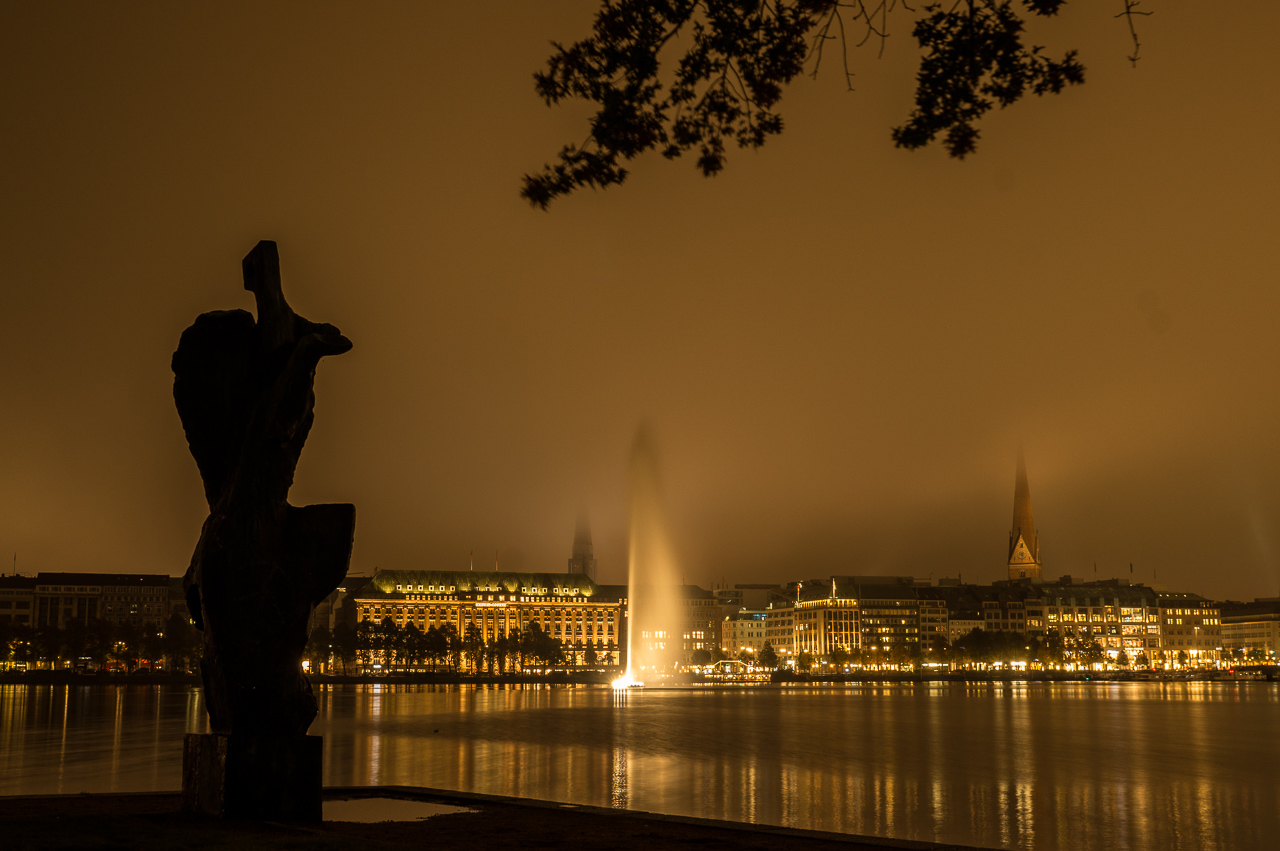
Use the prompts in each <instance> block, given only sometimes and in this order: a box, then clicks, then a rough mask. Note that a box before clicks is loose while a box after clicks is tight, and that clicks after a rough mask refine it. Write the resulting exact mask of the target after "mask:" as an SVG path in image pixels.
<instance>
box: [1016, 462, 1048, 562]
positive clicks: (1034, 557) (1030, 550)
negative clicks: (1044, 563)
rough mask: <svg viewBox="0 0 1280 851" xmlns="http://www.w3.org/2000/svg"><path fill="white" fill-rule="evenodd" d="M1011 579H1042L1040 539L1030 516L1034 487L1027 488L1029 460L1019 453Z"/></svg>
mask: <svg viewBox="0 0 1280 851" xmlns="http://www.w3.org/2000/svg"><path fill="white" fill-rule="evenodd" d="M1009 578H1010V579H1030V580H1032V581H1033V582H1039V581H1040V579H1041V564H1040V539H1039V537H1038V536H1037V535H1036V522H1035V519H1034V518H1033V517H1032V516H1031V488H1030V487H1029V486H1028V485H1027V461H1026V458H1025V457H1024V456H1023V454H1022V450H1021V449H1019V450H1018V472H1017V476H1016V477H1015V479H1014V484H1013V528H1012V529H1011V530H1010V531H1009Z"/></svg>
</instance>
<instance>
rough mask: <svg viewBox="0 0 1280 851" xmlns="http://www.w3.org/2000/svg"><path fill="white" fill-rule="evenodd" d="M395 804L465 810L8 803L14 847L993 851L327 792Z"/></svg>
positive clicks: (151, 798) (3, 801)
mask: <svg viewBox="0 0 1280 851" xmlns="http://www.w3.org/2000/svg"><path fill="white" fill-rule="evenodd" d="M362 798H374V799H387V798H391V799H397V800H405V801H413V802H421V803H429V804H444V805H446V806H455V807H463V808H466V810H467V811H466V812H456V813H449V814H444V815H435V816H431V817H429V818H426V819H418V820H415V821H384V822H342V821H325V822H323V823H321V824H319V825H313V824H279V823H270V822H265V823H264V822H227V821H222V820H219V819H210V818H205V817H200V816H191V815H185V814H183V813H182V812H181V806H182V796H181V793H179V792H142V793H121V794H79V795H30V796H27V795H20V796H0V820H3V822H4V823H5V832H6V837H7V841H6V845H9V842H12V843H13V844H12V845H9V847H15V848H119V847H132V848H138V849H142V851H148V849H162V848H164V849H168V848H173V847H198V848H204V849H216V848H229V849H230V848H234V849H240V848H244V847H254V848H265V849H273V848H281V849H283V848H297V847H299V846H300V845H301V844H305V845H306V847H309V848H334V849H337V848H345V847H349V846H350V843H351V842H352V841H359V842H361V844H362V845H364V846H365V847H367V848H370V849H379V848H404V847H411V846H412V847H416V848H421V847H423V846H424V845H428V844H429V845H430V846H431V847H435V848H443V849H450V848H459V849H463V848H465V849H471V848H475V849H480V848H493V847H502V846H503V845H506V846H509V847H562V846H563V847H567V846H572V847H574V848H580V849H584V851H588V849H636V851H640V849H650V848H689V847H691V846H696V847H700V848H710V849H725V851H730V849H733V851H755V850H756V849H758V851H782V849H791V848H799V849H814V851H818V849H836V848H839V849H845V851H848V849H867V851H871V849H884V848H896V849H904V851H994V849H982V848H979V847H978V846H971V845H952V844H947V843H939V842H927V841H918V840H907V839H893V838H889V837H878V836H862V835H855V834H843V833H830V832H826V831H817V830H804V829H800V828H788V827H781V826H777V825H765V824H752V823H749V822H732V821H722V820H718V819H705V818H695V817H691V816H677V815H667V814H664V813H651V812H644V811H641V810H626V809H613V808H607V807H595V806H588V805H579V804H568V803H561V802H557V801H544V800H539V799H534V798H513V797H506V796H500V795H484V794H479V793H471V792H456V791H451V790H444V789H429V788H424V787H417V786H341V787H326V788H325V790H324V799H325V800H326V801H339V800H359V799H362Z"/></svg>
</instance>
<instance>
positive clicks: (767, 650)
mask: <svg viewBox="0 0 1280 851" xmlns="http://www.w3.org/2000/svg"><path fill="white" fill-rule="evenodd" d="M758 661H759V662H760V665H761V667H764V668H777V667H778V651H776V650H774V649H773V645H772V644H770V643H769V642H767V641H766V642H765V643H764V647H761V648H760V656H759V659H758Z"/></svg>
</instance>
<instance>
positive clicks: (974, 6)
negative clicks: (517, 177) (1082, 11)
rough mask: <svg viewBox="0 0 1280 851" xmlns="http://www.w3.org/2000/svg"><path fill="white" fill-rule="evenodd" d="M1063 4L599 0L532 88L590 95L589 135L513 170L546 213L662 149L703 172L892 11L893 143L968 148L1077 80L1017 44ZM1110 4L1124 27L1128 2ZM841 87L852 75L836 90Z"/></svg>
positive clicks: (881, 36) (1069, 70) (764, 129)
mask: <svg viewBox="0 0 1280 851" xmlns="http://www.w3.org/2000/svg"><path fill="white" fill-rule="evenodd" d="M1065 2H1066V0H1018V2H1014V0H956V1H955V2H947V3H929V4H925V5H923V6H921V7H918V8H917V7H913V6H911V5H909V4H908V3H907V2H904V1H903V0H877V2H866V0H602V3H601V6H600V9H599V11H598V12H597V13H596V17H595V22H594V24H593V26H592V32H591V35H590V37H588V38H586V39H583V40H581V41H578V42H574V43H573V44H571V45H568V46H565V45H563V44H560V43H558V42H553V43H552V46H553V53H552V55H551V57H550V59H549V60H548V61H547V67H546V69H545V70H543V71H540V72H538V73H536V74H534V84H535V88H536V90H537V92H538V94H539V96H541V97H542V99H543V100H544V101H546V103H547V104H548V105H553V104H558V103H560V102H562V101H565V100H570V99H581V100H585V101H588V102H590V103H592V104H594V105H595V107H596V111H595V114H594V115H593V116H592V118H591V121H590V134H589V135H588V136H587V138H586V140H585V141H584V142H583V143H582V144H579V145H573V144H570V145H566V146H565V147H564V148H563V149H561V151H560V154H559V156H558V158H557V160H556V162H554V163H552V164H548V165H546V166H544V167H543V169H542V171H540V172H539V173H537V174H532V175H525V178H524V186H523V188H522V190H521V193H520V194H521V195H522V196H523V197H524V198H525V199H526V200H527V201H529V203H531V204H533V205H534V206H537V207H541V208H543V209H546V207H547V206H548V205H549V204H550V203H551V201H552V200H554V199H555V198H557V197H559V196H561V195H567V194H569V193H570V192H572V191H574V190H575V189H578V188H580V187H584V186H590V187H595V188H602V187H606V186H609V185H611V184H616V183H622V182H623V181H624V180H625V179H626V178H627V169H626V166H625V164H626V163H627V162H628V161H629V160H632V159H634V158H635V157H637V156H639V155H640V154H643V153H645V152H647V151H652V150H658V151H660V152H661V153H662V155H663V156H664V157H667V158H668V159H675V158H677V157H680V156H683V155H684V154H685V153H688V152H693V153H694V154H695V155H696V157H697V159H696V163H697V167H698V170H699V171H701V172H702V173H703V174H704V175H707V176H711V175H715V174H717V173H719V172H720V171H721V170H722V169H723V168H724V166H725V158H726V152H727V149H728V148H729V147H730V146H736V147H738V148H753V149H754V148H759V147H760V146H761V145H763V144H764V143H765V140H766V139H768V137H769V136H773V135H776V134H778V133H780V132H782V127H783V123H782V116H781V115H780V114H779V113H778V112H777V106H778V102H779V101H780V100H781V98H782V91H783V88H784V87H785V86H786V85H788V84H789V83H791V81H792V80H794V79H795V78H796V77H797V76H798V75H800V74H801V73H804V72H805V71H806V69H809V73H810V74H811V75H812V76H817V74H818V70H819V68H820V67H821V64H822V60H823V53H824V50H825V49H826V48H827V46H828V42H831V41H838V42H839V44H840V48H841V56H842V61H843V70H844V75H845V79H846V82H847V83H849V82H850V81H851V79H852V73H851V72H850V70H849V46H850V44H851V43H852V44H853V45H854V46H861V45H862V44H865V43H866V42H867V41H870V40H874V41H878V42H879V44H880V47H881V50H883V48H884V43H885V39H886V38H887V37H888V23H889V16H890V14H891V13H895V14H901V13H904V12H905V13H909V14H916V15H918V17H916V19H915V24H914V27H913V29H912V36H913V37H914V38H915V40H916V43H917V45H918V46H919V48H920V51H921V60H920V70H919V72H918V73H917V75H916V95H915V105H914V107H913V108H912V110H911V113H910V115H909V116H908V117H907V120H906V121H905V122H904V123H903V124H902V125H900V126H899V127H896V128H894V130H893V134H892V135H893V140H894V143H895V144H896V145H897V146H898V147H902V148H920V147H923V146H925V145H927V144H929V143H930V142H932V141H934V140H935V139H937V138H938V137H939V136H941V137H942V144H943V147H945V148H946V149H947V152H948V153H949V154H950V155H951V156H953V157H957V158H963V157H965V156H967V155H968V154H971V153H973V151H974V150H975V149H976V147H977V141H978V137H979V131H978V128H977V122H978V120H979V119H980V118H981V117H982V116H983V115H984V114H986V113H987V112H988V111H990V110H991V109H992V108H993V107H996V106H999V107H1006V106H1009V105H1011V104H1013V103H1015V102H1016V101H1018V100H1019V99H1020V98H1022V97H1023V96H1024V95H1025V94H1027V93H1028V92H1031V93H1034V94H1036V95H1044V94H1057V93H1059V92H1061V91H1062V90H1063V88H1065V87H1066V86H1068V85H1078V84H1080V83H1083V82H1084V65H1083V64H1081V62H1080V60H1079V57H1078V56H1077V54H1076V51H1074V50H1071V51H1067V52H1066V53H1065V54H1063V56H1062V58H1061V59H1052V58H1049V57H1048V56H1046V55H1044V53H1043V48H1042V47H1040V46H1035V45H1028V44H1026V43H1025V41H1024V28H1025V21H1026V19H1027V17H1028V16H1036V17H1045V18H1048V17H1052V16H1054V15H1056V14H1057V13H1058V11H1059V10H1060V9H1061V8H1062V7H1063V6H1064V5H1065ZM1112 2H1117V3H1118V6H1117V8H1118V9H1119V14H1118V15H1117V16H1116V17H1121V18H1125V19H1126V20H1127V22H1128V24H1129V30H1130V33H1131V35H1132V37H1133V44H1134V52H1133V55H1131V56H1130V57H1129V58H1130V60H1131V61H1133V62H1135V63H1136V61H1137V56H1138V49H1139V44H1138V37H1137V32H1136V30H1135V29H1134V24H1133V18H1134V16H1135V15H1143V14H1149V13H1146V12H1139V11H1136V8H1135V7H1136V6H1137V3H1136V2H1135V0H1112ZM849 88H850V89H852V85H850V86H849Z"/></svg>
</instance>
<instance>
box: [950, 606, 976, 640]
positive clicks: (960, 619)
mask: <svg viewBox="0 0 1280 851" xmlns="http://www.w3.org/2000/svg"><path fill="white" fill-rule="evenodd" d="M947 614H948V617H947V643H949V644H954V643H955V642H957V641H959V640H960V639H961V638H964V637H965V636H966V635H968V634H969V633H971V632H973V631H974V630H975V629H982V628H983V626H984V624H985V621H984V620H983V619H982V613H981V612H976V611H954V612H952V611H949V612H948V613H947Z"/></svg>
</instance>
